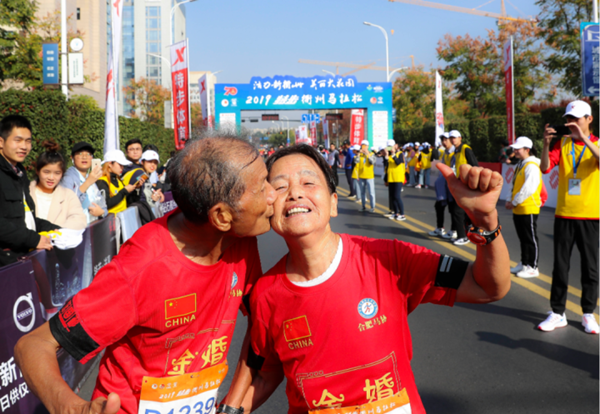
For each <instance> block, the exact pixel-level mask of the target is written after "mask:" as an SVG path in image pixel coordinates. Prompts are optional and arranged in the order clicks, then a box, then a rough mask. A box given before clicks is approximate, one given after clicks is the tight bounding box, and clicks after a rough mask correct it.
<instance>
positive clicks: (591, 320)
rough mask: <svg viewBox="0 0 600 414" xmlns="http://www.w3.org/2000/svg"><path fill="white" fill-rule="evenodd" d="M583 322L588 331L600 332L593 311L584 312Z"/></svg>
mask: <svg viewBox="0 0 600 414" xmlns="http://www.w3.org/2000/svg"><path fill="white" fill-rule="evenodd" d="M581 324H582V325H583V327H584V328H585V332H586V333H589V334H594V335H598V333H600V326H598V322H596V318H595V317H594V315H593V314H592V313H584V314H583V316H582V317H581Z"/></svg>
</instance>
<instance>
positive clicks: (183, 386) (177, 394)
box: [138, 362, 228, 414]
mask: <svg viewBox="0 0 600 414" xmlns="http://www.w3.org/2000/svg"><path fill="white" fill-rule="evenodd" d="M227 369H228V366H227V363H226V362H225V363H222V364H219V365H215V366H213V367H210V368H207V369H205V370H202V371H200V372H194V373H189V374H183V375H177V376H174V377H164V378H152V377H144V378H143V379H142V392H141V395H140V407H139V409H138V414H192V413H195V414H213V413H214V412H215V409H216V407H217V392H218V391H219V386H220V385H221V384H222V383H223V380H224V379H225V376H226V375H227Z"/></svg>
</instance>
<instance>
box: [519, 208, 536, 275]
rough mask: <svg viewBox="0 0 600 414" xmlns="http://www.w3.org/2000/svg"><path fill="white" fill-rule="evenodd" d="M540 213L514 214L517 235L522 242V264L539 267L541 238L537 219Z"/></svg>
mask: <svg viewBox="0 0 600 414" xmlns="http://www.w3.org/2000/svg"><path fill="white" fill-rule="evenodd" d="M538 216H539V214H513V222H514V223H515V229H516V230H517V236H519V241H520V242H521V264H522V265H523V266H525V265H528V266H531V267H538V257H539V254H540V253H539V249H538V246H539V244H540V243H539V239H538V235H537V219H538Z"/></svg>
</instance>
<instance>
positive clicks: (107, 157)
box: [102, 149, 131, 165]
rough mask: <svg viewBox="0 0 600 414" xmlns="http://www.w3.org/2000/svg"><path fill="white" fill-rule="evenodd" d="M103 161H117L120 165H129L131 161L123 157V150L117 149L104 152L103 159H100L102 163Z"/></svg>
mask: <svg viewBox="0 0 600 414" xmlns="http://www.w3.org/2000/svg"><path fill="white" fill-rule="evenodd" d="M105 162H118V163H119V164H121V165H131V161H128V160H127V158H125V154H123V151H121V150H117V149H116V150H110V151H108V152H107V153H106V154H104V161H102V164H104V163H105Z"/></svg>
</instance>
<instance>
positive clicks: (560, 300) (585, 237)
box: [550, 217, 599, 314]
mask: <svg viewBox="0 0 600 414" xmlns="http://www.w3.org/2000/svg"><path fill="white" fill-rule="evenodd" d="M598 235H599V233H598V220H573V219H563V218H558V217H556V218H555V219H554V270H553V271H552V289H551V293H550V305H551V306H552V311H553V312H554V313H558V314H563V313H564V311H565V304H566V303H567V288H568V285H569V265H570V261H571V253H572V252H573V245H575V244H577V249H578V250H579V254H580V255H581V287H582V291H583V293H582V295H581V309H582V310H583V313H593V312H594V309H596V302H597V300H598Z"/></svg>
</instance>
